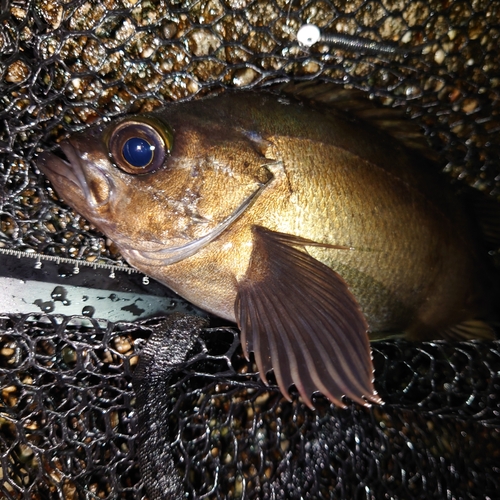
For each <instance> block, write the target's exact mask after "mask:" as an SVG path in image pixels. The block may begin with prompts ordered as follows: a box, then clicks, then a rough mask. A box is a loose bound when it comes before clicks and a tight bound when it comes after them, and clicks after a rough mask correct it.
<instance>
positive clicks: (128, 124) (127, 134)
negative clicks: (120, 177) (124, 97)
mask: <svg viewBox="0 0 500 500" xmlns="http://www.w3.org/2000/svg"><path fill="white" fill-rule="evenodd" d="M172 142H173V141H172V134H171V132H170V130H168V129H167V128H166V127H165V125H164V124H162V123H160V122H159V121H157V120H155V119H154V118H150V117H144V118H136V119H134V120H126V121H122V122H121V123H119V124H118V125H117V126H116V127H115V128H114V129H113V130H112V131H111V133H110V135H109V141H108V146H109V154H110V156H111V158H112V159H113V162H114V163H115V165H116V166H117V167H118V168H120V169H121V170H123V171H124V172H126V173H128V174H133V175H138V174H147V173H150V172H154V171H155V170H158V169H159V168H160V167H161V166H162V165H163V164H164V161H165V158H166V156H167V155H168V154H169V153H170V150H171V147H172Z"/></svg>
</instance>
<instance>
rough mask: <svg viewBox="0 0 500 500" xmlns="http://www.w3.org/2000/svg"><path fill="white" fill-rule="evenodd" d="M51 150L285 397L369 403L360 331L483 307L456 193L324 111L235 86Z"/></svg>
mask: <svg viewBox="0 0 500 500" xmlns="http://www.w3.org/2000/svg"><path fill="white" fill-rule="evenodd" d="M134 141H135V142H134ZM141 141H142V142H141ZM144 141H145V143H146V145H150V146H151V148H150V149H147V151H146V152H145V153H144V148H143V146H144ZM61 147H62V150H63V151H64V154H65V155H66V159H62V158H60V157H57V156H55V155H52V154H47V153H46V154H43V155H42V156H40V158H39V160H38V166H39V167H40V169H41V170H42V171H43V172H45V173H46V174H47V176H48V177H49V179H50V180H51V182H52V183H53V185H54V186H55V188H56V190H57V191H58V193H59V194H60V195H61V196H62V197H63V199H64V200H66V201H67V203H69V204H70V205H71V206H72V207H74V208H75V209H76V210H77V211H78V212H79V213H81V214H82V215H83V216H84V217H86V218H87V219H88V220H90V221H91V222H93V223H94V224H95V225H96V226H97V227H98V228H99V229H100V230H101V231H102V232H103V233H105V234H106V235H107V236H108V237H109V238H111V239H112V240H113V241H114V242H115V243H116V245H117V246H118V248H119V249H120V251H121V253H122V254H123V256H124V257H125V258H126V259H127V261H128V262H129V263H130V264H131V265H133V266H135V267H137V268H138V269H140V270H141V271H143V272H144V273H146V274H148V275H150V276H152V277H154V278H155V279H157V280H159V281H160V282H162V283H164V284H166V285H167V286H169V287H170V288H172V289H173V290H174V291H176V292H177V293H178V294H180V295H181V296H183V297H184V298H186V299H187V300H189V301H191V302H192V303H194V304H196V305H197V306H199V307H201V308H203V309H205V310H207V311H209V312H211V313H213V314H215V315H217V316H220V317H222V318H225V319H227V320H230V321H234V322H237V323H238V325H239V326H240V328H241V330H242V345H243V349H244V352H245V354H246V355H247V357H248V353H249V352H252V351H253V352H254V353H255V359H256V363H257V365H258V368H259V371H260V373H261V377H262V378H263V380H264V381H266V373H267V372H268V371H269V370H271V369H274V372H275V375H276V379H277V382H278V384H279V386H280V388H281V390H282V392H283V393H284V394H285V396H287V397H289V396H288V388H289V386H290V385H291V384H295V385H296V387H297V388H298V390H299V392H300V394H301V395H302V396H303V398H304V400H305V401H306V403H307V404H309V405H312V403H311V400H310V396H311V394H312V392H314V391H318V390H319V391H321V392H323V393H324V394H325V395H327V396H328V397H329V398H330V400H331V401H333V402H335V403H336V404H338V405H341V406H344V402H343V401H342V396H343V395H348V396H349V397H350V398H351V399H354V400H356V401H359V402H361V403H364V404H368V403H369V402H380V398H379V397H378V395H377V394H376V392H375V390H374V388H373V385H372V378H373V367H372V364H371V358H370V350H369V344H368V338H369V337H368V334H367V332H369V333H370V335H374V334H381V333H391V332H399V333H400V332H404V333H405V335H406V336H407V337H408V338H412V339H435V338H441V337H443V336H446V335H450V332H453V328H454V327H455V326H456V325H460V324H462V325H463V324H466V323H467V322H468V321H470V320H473V319H474V318H477V317H478V316H481V315H482V314H483V313H484V311H483V308H484V304H485V303H486V302H485V300H484V281H485V274H486V273H487V269H486V266H485V263H484V259H481V258H480V250H479V249H478V248H477V245H476V243H475V241H476V239H475V235H474V231H475V230H474V228H473V227H472V224H471V223H470V221H469V218H468V216H467V214H466V213H465V212H464V210H463V208H462V207H461V206H460V204H459V203H458V202H457V200H456V199H455V198H454V197H453V195H452V193H450V192H449V190H448V189H446V186H445V185H444V184H443V182H442V180H441V179H440V177H439V176H438V175H437V174H436V173H435V172H434V171H433V170H432V169H431V168H430V167H429V166H428V165H427V164H426V163H425V162H424V161H422V159H421V158H420V157H419V156H417V155H414V154H412V153H411V152H409V151H407V150H406V149H405V148H404V147H402V146H401V145H400V144H399V143H398V142H396V141H394V140H392V139H391V138H390V137H389V136H387V135H385V134H384V133H382V132H379V131H377V130H373V129H372V128H370V127H369V126H367V125H365V124H363V123H360V122H357V121H355V120H351V119H349V118H348V117H346V116H344V115H341V114H338V113H336V112H333V111H332V110H329V111H328V112H324V111H322V110H317V109H312V108H310V107H307V106H304V105H302V104H299V103H295V102H290V101H288V100H285V99H281V98H278V97H276V96H273V95H265V94H253V93H252V94H250V93H248V94H242V93H238V94H231V93H228V94H224V95H222V96H218V97H213V98H209V99H202V100H197V101H191V102H187V103H175V104H172V105H169V106H167V107H165V108H163V109H161V110H158V111H156V112H154V113H150V114H146V115H135V116H131V117H125V118H123V119H118V120H117V121H115V122H112V123H110V124H103V125H100V126H97V127H93V128H90V129H88V130H87V131H85V132H83V133H81V134H76V135H74V136H72V137H71V138H70V139H69V141H67V142H64V143H62V145H61ZM134 148H135V150H134ZM129 150H130V151H129ZM141 155H142V156H141ZM451 335H452V334H451Z"/></svg>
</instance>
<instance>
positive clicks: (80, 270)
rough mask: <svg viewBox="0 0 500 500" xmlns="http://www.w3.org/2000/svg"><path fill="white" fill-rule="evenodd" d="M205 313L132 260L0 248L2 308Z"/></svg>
mask: <svg viewBox="0 0 500 500" xmlns="http://www.w3.org/2000/svg"><path fill="white" fill-rule="evenodd" d="M172 312H184V313H191V314H197V315H201V316H207V314H206V313H204V312H202V311H201V310H200V309H198V308H196V307H194V306H193V305H191V304H189V303H188V302H186V301H185V300H184V299H182V298H181V297H179V296H178V295H176V294H175V293H174V292H172V291H171V290H169V289H168V288H167V287H165V286H163V285H161V284H160V283H158V282H157V281H155V280H153V279H151V278H149V277H148V276H145V275H144V274H142V273H141V272H140V271H138V270H137V269H134V268H132V267H128V266H121V265H112V264H106V263H102V262H88V261H84V260H77V259H71V258H66V257H57V256H51V255H42V254H39V253H36V252H22V251H19V250H10V249H5V248H0V313H8V314H29V313H46V314H55V315H59V314H61V315H65V316H75V315H76V316H82V317H88V318H99V319H105V320H108V321H113V322H115V321H134V320H137V319H143V318H147V317H152V316H156V315H160V314H168V313H172Z"/></svg>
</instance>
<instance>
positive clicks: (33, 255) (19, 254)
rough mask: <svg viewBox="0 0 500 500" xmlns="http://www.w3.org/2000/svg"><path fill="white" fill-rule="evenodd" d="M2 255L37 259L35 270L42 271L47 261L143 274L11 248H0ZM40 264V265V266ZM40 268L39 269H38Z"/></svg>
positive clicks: (101, 263) (127, 269) (111, 266)
mask: <svg viewBox="0 0 500 500" xmlns="http://www.w3.org/2000/svg"><path fill="white" fill-rule="evenodd" d="M0 254H4V255H13V256H15V257H17V258H18V259H21V258H23V257H28V258H29V259H35V260H36V263H35V268H36V269H40V266H41V262H42V261H44V260H46V261H50V262H55V263H56V264H71V265H72V266H74V267H75V268H76V267H79V266H87V267H91V268H93V269H109V270H111V271H123V272H126V273H128V274H132V273H139V274H142V273H141V272H140V271H139V270H137V269H135V268H133V267H129V266H121V265H113V264H105V263H103V262H95V261H94V262H88V261H86V260H77V259H72V258H70V257H59V256H57V255H43V254H41V253H37V252H23V251H22V250H12V249H10V248H0ZM38 263H40V264H38ZM37 266H38V267H37Z"/></svg>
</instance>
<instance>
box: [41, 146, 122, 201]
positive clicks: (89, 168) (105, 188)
mask: <svg viewBox="0 0 500 500" xmlns="http://www.w3.org/2000/svg"><path fill="white" fill-rule="evenodd" d="M60 148H61V150H62V153H63V154H64V156H65V158H63V157H62V155H61V156H60V155H58V154H55V153H48V152H46V153H42V154H41V155H39V156H38V159H37V160H36V165H37V167H38V168H39V169H40V170H41V171H42V172H43V173H44V174H45V175H46V176H47V177H48V178H49V180H50V181H51V183H52V184H53V186H54V187H55V189H56V191H57V193H58V194H59V195H60V196H61V197H62V198H64V199H65V200H66V201H67V202H68V203H69V204H70V205H72V206H74V208H76V209H77V210H79V211H82V207H84V206H88V205H89V204H90V205H91V206H92V208H99V207H101V206H103V205H105V204H107V203H108V201H109V199H110V196H111V193H112V191H113V185H112V180H111V179H110V177H109V176H108V175H106V173H105V171H103V170H102V169H101V168H99V166H98V165H96V163H95V162H92V161H91V160H90V159H88V158H87V156H88V155H87V154H86V153H81V152H80V148H79V147H78V145H77V144H74V143H73V142H72V141H70V140H66V141H63V142H61V144H60ZM80 200H81V203H79V201H80Z"/></svg>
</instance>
